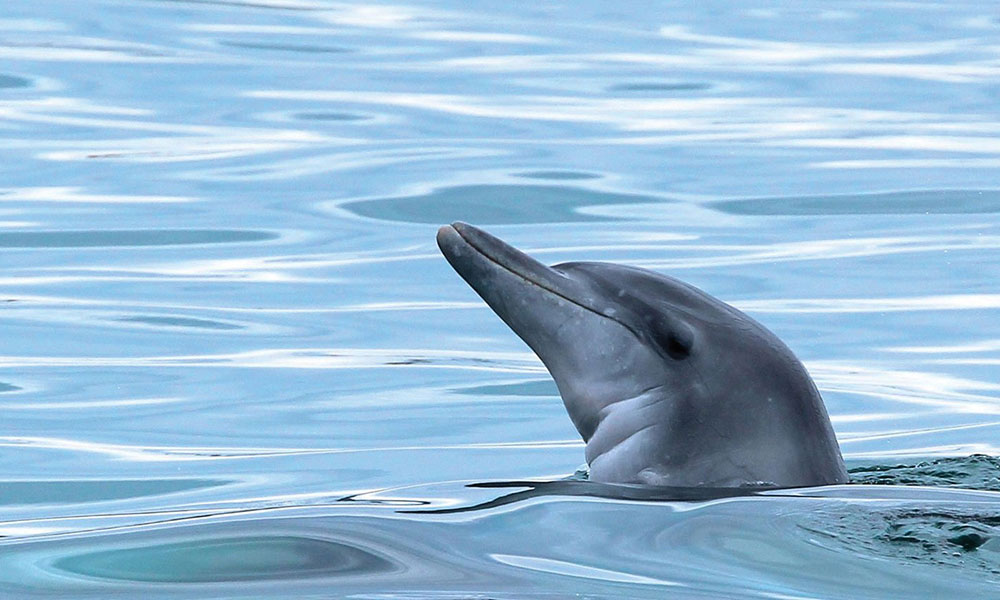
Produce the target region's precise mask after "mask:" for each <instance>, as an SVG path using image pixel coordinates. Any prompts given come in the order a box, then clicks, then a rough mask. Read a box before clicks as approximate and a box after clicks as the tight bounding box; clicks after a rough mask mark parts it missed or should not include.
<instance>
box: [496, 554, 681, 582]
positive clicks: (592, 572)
mask: <svg viewBox="0 0 1000 600" xmlns="http://www.w3.org/2000/svg"><path fill="white" fill-rule="evenodd" d="M490 558H492V559H493V560H495V561H497V562H499V563H501V564H505V565H509V566H512V567H518V568H521V569H528V570H531V571H540V572H542V573H552V574H555V575H566V576H569V577H582V578H584V579H597V580H600V581H615V582H618V583H638V584H643V585H662V586H681V585H683V584H681V583H678V582H676V581H667V580H666V579H654V578H652V577H646V576H643V575H634V574H632V573H625V572H622V571H611V570H609V569H601V568H598V567H588V566H586V565H581V564H577V563H572V562H566V561H562V560H555V559H552V558H542V557H539V556H519V555H513V554H490Z"/></svg>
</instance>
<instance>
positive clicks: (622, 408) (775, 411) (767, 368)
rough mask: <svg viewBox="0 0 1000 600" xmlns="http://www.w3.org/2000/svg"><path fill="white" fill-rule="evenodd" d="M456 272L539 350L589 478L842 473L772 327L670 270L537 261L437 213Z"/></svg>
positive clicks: (820, 410) (839, 479) (723, 479)
mask: <svg viewBox="0 0 1000 600" xmlns="http://www.w3.org/2000/svg"><path fill="white" fill-rule="evenodd" d="M437 242H438V246H439V247H440V248H441V252H442V253H444V256H445V258H447V259H448V262H449V263H451V266H452V267H454V269H455V270H456V271H458V274H459V275H461V276H462V278H463V279H465V281H466V282H468V283H469V285H471V286H472V288H473V289H474V290H475V291H476V292H477V293H478V294H479V295H480V296H481V297H482V298H483V300H485V301H486V303H487V304H488V305H489V306H490V308H492V309H493V310H494V311H495V312H496V313H497V315H499V316H500V318H501V319H503V321H504V322H505V323H506V324H507V325H508V326H510V328H511V329H513V330H514V333H516V334H517V335H518V336H520V338H521V339H522V340H524V341H525V342H526V343H527V344H528V346H530V347H531V349H532V350H534V351H535V354H537V355H538V356H539V358H541V360H542V362H543V363H544V364H545V367H546V368H547V369H548V370H549V373H551V374H552V377H553V378H554V379H555V381H556V385H557V386H558V388H559V394H560V395H561V396H562V399H563V403H564V404H565V405H566V410H567V411H568V412H569V416H570V418H571V419H572V420H573V424H574V425H575V426H576V429H577V431H579V432H580V435H581V436H583V439H584V441H585V442H586V444H587V449H586V457H587V463H588V464H589V465H590V479H591V480H592V481H597V482H603V483H640V484H648V485H657V486H678V487H683V486H691V487H695V486H699V487H701V486H704V487H745V486H751V487H757V486H759V487H799V486H814V485H827V484H837V483H846V482H847V481H848V477H847V472H846V471H845V469H844V460H843V458H841V455H840V448H839V447H838V446H837V439H836V437H835V436H834V433H833V427H832V426H831V425H830V418H829V417H828V416H827V412H826V408H825V407H824V406H823V400H822V398H820V395H819V392H818V391H817V390H816V386H815V385H814V384H813V382H812V379H810V377H809V374H808V373H806V370H805V367H803V366H802V363H800V362H799V361H798V359H796V358H795V356H794V355H793V354H792V352H791V350H789V349H788V347H787V346H785V345H784V344H783V343H782V342H781V341H780V340H779V339H778V338H777V337H776V336H775V335H774V334H773V333H771V332H770V331H768V330H767V329H765V328H764V326H762V325H761V324H760V323H757V322H756V321H754V320H753V319H751V318H750V317H748V316H747V315H745V314H743V313H742V312H740V311H738V310H736V309H735V308H733V307H732V306H729V305H728V304H726V303H724V302H722V301H720V300H717V299H715V298H713V297H712V296H709V295H708V294H706V293H705V292H702V291H701V290H699V289H697V288H695V287H693V286H691V285H688V284H686V283H684V282H681V281H678V280H676V279H673V278H671V277H667V276H665V275H661V274H659V273H654V272H652V271H647V270H644V269H638V268H635V267H627V266H622V265H615V264H609V263H598V262H570V263H563V264H559V265H554V266H552V267H548V266H545V265H543V264H542V263H540V262H538V261H536V260H535V259H533V258H531V257H530V256H528V255H527V254H525V253H523V252H521V251H519V250H517V249H516V248H514V247H512V246H510V245H508V244H506V243H504V242H503V241H501V240H499V239H497V238H495V237H493V236H492V235H490V234H488V233H486V232H485V231H483V230H481V229H477V228H476V227H473V226H471V225H467V224H465V223H454V224H452V225H445V226H444V227H442V228H441V229H440V230H439V231H438V234H437Z"/></svg>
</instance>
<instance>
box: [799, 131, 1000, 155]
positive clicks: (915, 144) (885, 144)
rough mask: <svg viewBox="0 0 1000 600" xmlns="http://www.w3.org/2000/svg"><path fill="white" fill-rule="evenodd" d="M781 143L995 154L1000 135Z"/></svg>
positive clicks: (863, 148) (802, 140) (804, 139)
mask: <svg viewBox="0 0 1000 600" xmlns="http://www.w3.org/2000/svg"><path fill="white" fill-rule="evenodd" d="M781 143H782V144H787V145H789V146H796V147H804V148H853V149H861V150H912V151H920V150H933V151H937V152H967V153H970V154H996V153H998V152H1000V139H998V138H996V137H974V136H945V135H936V136H921V135H888V136H868V137H857V138H800V139H794V140H783V141H782V142H781Z"/></svg>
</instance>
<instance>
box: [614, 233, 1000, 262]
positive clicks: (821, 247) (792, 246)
mask: <svg viewBox="0 0 1000 600" xmlns="http://www.w3.org/2000/svg"><path fill="white" fill-rule="evenodd" d="M992 248H1000V237H998V236H979V235H977V236H969V237H957V236H913V237H885V238H852V239H831V240H806V241H800V242H788V243H780V244H767V245H757V246H750V245H744V246H706V245H701V246H699V245H691V246H680V247H676V249H677V250H709V249H721V250H729V251H733V250H736V251H739V250H744V251H745V252H743V253H742V254H735V255H731V256H714V257H707V258H700V257H698V258H679V259H672V260H634V261H629V262H630V264H633V265H635V266H642V267H646V268H649V269H693V268H705V267H720V266H737V265H746V264H759V263H777V262H797V261H804V260H832V259H841V258H856V257H868V256H884V255H890V254H907V253H917V252H937V251H941V250H976V251H981V250H984V249H992ZM669 249H670V248H669V247H666V246H665V247H664V251H667V250H669Z"/></svg>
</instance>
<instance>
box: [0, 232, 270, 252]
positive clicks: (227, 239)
mask: <svg viewBox="0 0 1000 600" xmlns="http://www.w3.org/2000/svg"><path fill="white" fill-rule="evenodd" d="M277 238H278V236H277V235H275V234H273V233H269V232H266V231H244V230H238V229H118V230H110V231H5V232H2V233H0V248H101V247H107V248H114V247H121V246H182V245H189V244H232V243H237V242H261V241H268V240H274V239H277Z"/></svg>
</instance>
